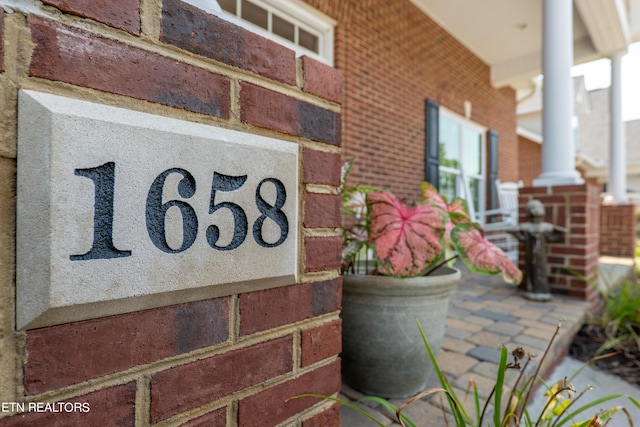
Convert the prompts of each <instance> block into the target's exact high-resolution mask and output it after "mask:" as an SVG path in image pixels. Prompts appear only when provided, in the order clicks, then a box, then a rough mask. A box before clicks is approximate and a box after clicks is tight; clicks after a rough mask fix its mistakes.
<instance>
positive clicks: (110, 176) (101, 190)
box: [69, 162, 131, 261]
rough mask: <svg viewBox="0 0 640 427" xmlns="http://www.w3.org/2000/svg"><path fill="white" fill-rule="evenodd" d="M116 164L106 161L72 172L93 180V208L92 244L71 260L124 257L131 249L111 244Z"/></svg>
mask: <svg viewBox="0 0 640 427" xmlns="http://www.w3.org/2000/svg"><path fill="white" fill-rule="evenodd" d="M115 173H116V166H115V163H114V162H108V163H105V164H104V165H101V166H96V167H95V168H88V169H76V170H74V174H76V175H78V176H84V177H85V178H89V179H90V180H92V181H93V185H94V187H95V203H94V208H93V245H92V246H91V249H90V250H89V252H87V253H85V254H82V255H71V256H70V257H69V258H70V259H71V261H85V260H90V259H109V258H125V257H129V256H131V251H121V250H120V249H117V248H116V247H115V246H114V245H113V193H114V186H115Z"/></svg>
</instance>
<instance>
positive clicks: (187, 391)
mask: <svg viewBox="0 0 640 427" xmlns="http://www.w3.org/2000/svg"><path fill="white" fill-rule="evenodd" d="M292 368H293V337H292V336H286V337H283V338H278V339H274V340H271V341H268V342H265V343H261V344H257V345H254V346H251V347H247V348H242V349H240V350H235V351H231V352H228V353H224V354H220V355H217V356H213V357H209V358H207V359H202V360H198V361H196V362H192V363H188V364H186V365H181V366H178V367H175V368H171V369H167V370H166V371H162V372H159V373H157V374H155V375H154V376H153V377H152V378H151V422H152V423H156V422H158V421H161V420H164V419H166V418H169V417H171V416H173V415H176V414H179V413H181V412H184V411H188V410H190V409H193V408H197V407H199V406H202V405H204V404H205V403H207V402H211V401H213V400H217V399H220V398H221V397H224V396H226V395H228V394H231V393H234V392H236V391H239V390H242V389H244V388H247V387H250V386H252V385H256V384H259V383H261V382H264V381H266V380H269V379H271V378H275V377H277V376H280V375H283V374H286V373H287V372H291V370H292Z"/></svg>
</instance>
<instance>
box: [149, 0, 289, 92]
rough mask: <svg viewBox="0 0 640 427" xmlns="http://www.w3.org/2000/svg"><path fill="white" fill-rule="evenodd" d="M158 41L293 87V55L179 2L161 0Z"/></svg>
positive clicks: (228, 23)
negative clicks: (160, 22) (160, 21)
mask: <svg viewBox="0 0 640 427" xmlns="http://www.w3.org/2000/svg"><path fill="white" fill-rule="evenodd" d="M161 25H162V27H161V33H160V41H162V42H163V43H169V44H172V45H174V46H177V47H179V48H181V49H184V50H188V51H189V52H193V53H195V54H197V55H202V56H205V57H207V58H211V59H214V60H216V61H220V62H224V63H225V64H229V65H232V66H234V67H239V68H243V69H245V70H248V71H251V72H253V73H256V74H260V75H262V76H264V77H267V78H270V79H274V80H278V81H281V82H283V83H288V84H290V85H294V84H295V83H296V58H295V52H294V51H293V50H291V49H288V48H286V47H284V46H282V45H281V44H279V43H276V42H274V41H272V40H269V39H266V38H264V37H261V36H259V35H257V34H255V33H253V32H251V31H247V30H245V29H244V28H242V27H239V26H237V25H235V24H232V23H231V22H229V21H227V20H224V19H221V18H219V17H217V16H215V15H211V14H208V13H206V12H204V11H202V10H201V9H198V8H197V7H195V6H192V5H190V4H187V3H185V2H182V1H179V0H164V1H163V9H162V24H161Z"/></svg>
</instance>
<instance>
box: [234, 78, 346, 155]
mask: <svg viewBox="0 0 640 427" xmlns="http://www.w3.org/2000/svg"><path fill="white" fill-rule="evenodd" d="M240 119H241V120H242V121H243V122H245V123H250V124H252V125H255V126H260V127H263V128H267V129H273V130H277V131H279V132H284V133H288V134H290V135H298V136H302V137H304V138H309V139H313V140H316V141H320V142H325V143H327V144H333V145H340V126H341V122H340V115H339V114H338V113H335V112H333V111H329V110H326V109H324V108H322V107H319V106H317V105H313V104H310V103H308V102H305V101H301V100H297V99H295V98H292V97H290V96H287V95H283V94H281V93H278V92H274V91H272V90H269V89H266V88H263V87H260V86H256V85H254V84H251V83H245V82H241V83H240Z"/></svg>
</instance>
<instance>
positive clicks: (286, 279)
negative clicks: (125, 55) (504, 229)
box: [16, 90, 298, 329]
mask: <svg viewBox="0 0 640 427" xmlns="http://www.w3.org/2000/svg"><path fill="white" fill-rule="evenodd" d="M17 186H18V199H17V259H16V263H17V272H16V280H17V325H18V328H20V329H25V328H34V327H41V326H47V325H54V324H59V323H66V322H70V321H76V320H82V319H89V318H95V317H101V316H107V315H111V314H117V313H125V312H130V311H136V310H141V309H146V308H152V307H159V306H164V305H169V304H176V303H180V302H188V301H195V300H200V299H205V298H211V297H215V296H220V295H228V294H233V293H237V292H245V291H248V290H256V289H264V288H268V287H274V286H278V285H286V284H291V283H294V282H295V281H296V274H297V255H298V214H297V212H298V209H297V208H298V146H297V145H296V144H294V143H291V142H285V141H280V140H276V139H273V138H267V137H263V136H258V135H253V134H247V133H242V132H236V131H232V130H227V129H222V128H217V127H213V126H207V125H202V124H196V123H191V122H187V121H182V120H177V119H171V118H167V117H161V116H156V115H151V114H146V113H141V112H137V111H130V110H125V109H122V108H115V107H110V106H106V105H99V104H94V103H90V102H86V101H80V100H77V99H71V98H65V97H60V96H56V95H50V94H45V93H40V92H33V91H26V90H22V91H21V92H20V97H19V113H18V184H17Z"/></svg>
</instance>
